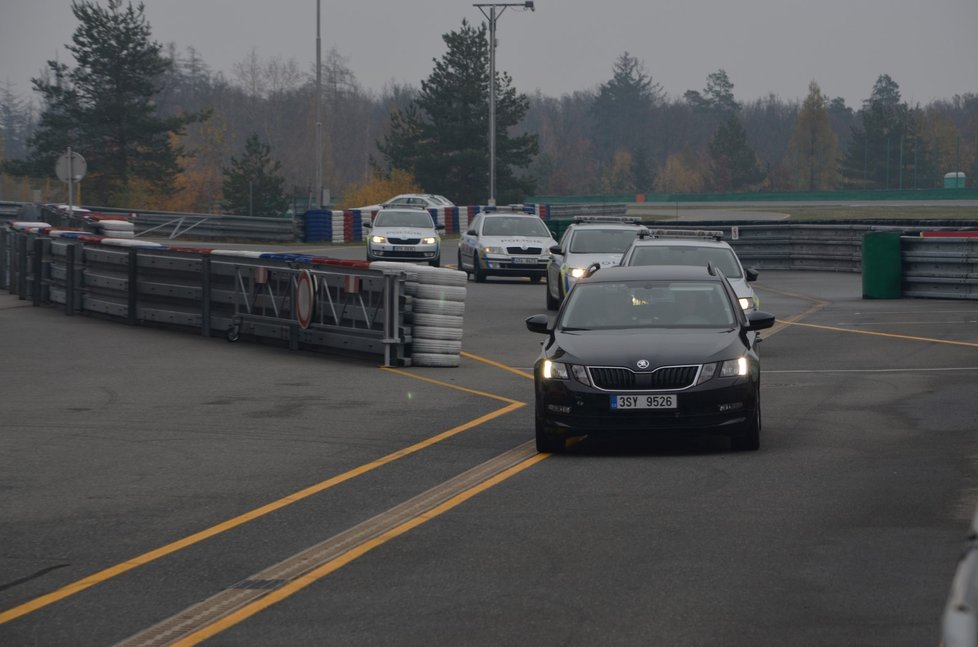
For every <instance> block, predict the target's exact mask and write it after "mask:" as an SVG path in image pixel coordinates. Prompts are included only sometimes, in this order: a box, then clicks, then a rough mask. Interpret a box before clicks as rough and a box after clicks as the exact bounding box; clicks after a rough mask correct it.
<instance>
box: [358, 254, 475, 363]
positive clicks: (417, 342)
mask: <svg viewBox="0 0 978 647" xmlns="http://www.w3.org/2000/svg"><path fill="white" fill-rule="evenodd" d="M370 267H371V269H387V270H392V271H393V270H396V269H401V270H402V271H403V272H404V273H405V275H406V280H405V283H404V293H405V295H406V296H405V303H406V307H405V310H406V313H405V324H406V326H408V334H409V336H410V339H411V341H410V343H409V346H410V356H411V364H412V365H414V366H438V367H455V366H458V365H459V364H460V362H461V352H462V325H463V322H464V317H463V315H464V313H465V295H466V290H467V288H466V285H467V283H468V277H467V276H466V274H465V272H459V271H457V270H450V269H446V268H440V267H430V266H427V265H413V264H409V263H394V262H390V261H375V262H373V263H371V264H370Z"/></svg>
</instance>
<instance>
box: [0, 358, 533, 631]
mask: <svg viewBox="0 0 978 647" xmlns="http://www.w3.org/2000/svg"><path fill="white" fill-rule="evenodd" d="M384 370H388V371H390V372H394V373H398V374H401V375H406V376H408V377H413V378H417V379H420V380H423V381H425V382H431V383H434V384H439V385H441V386H446V387H450V388H453V389H457V390H460V391H465V392H467V393H473V394H476V395H482V396H485V397H488V398H492V399H495V400H500V401H503V402H507V403H508V404H507V405H506V406H505V407H503V408H501V409H497V410H495V411H491V412H489V413H487V414H485V415H482V416H479V417H478V418H475V419H473V420H470V421H468V422H465V423H463V424H461V425H458V426H457V427H452V428H451V429H449V430H447V431H443V432H441V433H440V434H437V435H435V436H432V437H430V438H427V439H425V440H423V441H421V442H418V443H415V444H414V445H411V446H409V447H405V448H404V449H400V450H398V451H396V452H392V453H390V454H387V455H386V456H383V457H381V458H378V459H376V460H374V461H371V462H369V463H365V464H364V465H360V466H359V467H356V468H354V469H351V470H349V471H346V472H344V473H342V474H339V475H337V476H334V477H332V478H329V479H326V480H325V481H322V482H320V483H317V484H315V485H311V486H309V487H307V488H304V489H302V490H299V491H297V492H294V493H292V494H289V495H288V496H285V497H282V498H281V499H278V500H277V501H273V502H271V503H268V504H266V505H263V506H261V507H258V508H255V509H254V510H251V511H249V512H246V513H244V514H241V515H238V516H237V517H233V518H231V519H228V520H227V521H224V522H222V523H219V524H217V525H215V526H211V527H210V528H207V529H205V530H202V531H200V532H197V533H194V534H192V535H189V536H187V537H184V538H183V539H178V540H177V541H174V542H171V543H169V544H166V545H164V546H161V547H160V548H157V549H155V550H151V551H149V552H147V553H143V554H142V555H139V556H137V557H133V558H132V559H128V560H126V561H124V562H122V563H120V564H116V565H115V566H111V567H109V568H106V569H104V570H101V571H99V572H97V573H94V574H92V575H89V576H88V577H85V578H82V579H80V580H77V581H75V582H72V583H71V584H67V585H65V586H63V587H61V588H60V589H57V590H56V591H52V592H51V593H47V594H45V595H42V596H40V597H37V598H34V599H33V600H30V601H28V602H25V603H23V604H20V605H18V606H16V607H13V608H11V609H7V610H6V611H2V612H0V625H2V624H5V623H7V622H10V621H11V620H15V619H17V618H20V617H21V616H25V615H27V614H29V613H33V612H34V611H37V610H38V609H42V608H44V607H46V606H48V605H50V604H54V603H55V602H58V601H60V600H64V599H65V598H68V597H71V596H72V595H75V594H76V593H80V592H82V591H84V590H85V589H88V588H91V587H93V586H95V585H97V584H101V583H102V582H105V581H107V580H110V579H112V578H114V577H117V576H119V575H122V574H123V573H126V572H128V571H131V570H133V569H135V568H138V567H140V566H144V565H146V564H149V563H150V562H154V561H156V560H158V559H160V558H162V557H166V556H167V555H172V554H173V553H176V552H178V551H180V550H183V549H184V548H188V547H190V546H193V545H194V544H197V543H200V542H202V541H204V540H207V539H210V538H211V537H215V536H217V535H220V534H222V533H224V532H227V531H229V530H232V529H233V528H237V527H238V526H241V525H244V524H246V523H249V522H251V521H254V520H256V519H258V518H260V517H264V516H265V515H268V514H270V513H272V512H275V511H277V510H281V509H282V508H285V507H287V506H290V505H292V504H293V503H297V502H298V501H302V500H303V499H306V498H308V497H310V496H312V495H314V494H318V493H320V492H323V491H324V490H328V489H329V488H332V487H334V486H336V485H339V484H341V483H344V482H346V481H349V480H351V479H353V478H356V477H358V476H361V475H363V474H366V473H367V472H371V471H373V470H375V469H377V468H379V467H383V466H384V465H387V464H389V463H392V462H394V461H396V460H399V459H401V458H404V457H405V456H409V455H411V454H414V453H416V452H419V451H421V450H422V449H425V448H427V447H430V446H432V445H434V444H436V443H439V442H441V441H443V440H445V439H447V438H451V437H452V436H455V435H457V434H460V433H462V432H463V431H466V430H468V429H472V428H473V427H478V426H479V425H482V424H485V423H486V422H489V421H490V420H493V419H495V418H498V417H500V416H504V415H506V414H507V413H510V412H511V411H515V410H517V409H519V408H521V407H523V406H526V403H525V402H519V401H517V400H511V399H509V398H504V397H501V396H497V395H493V394H490V393H485V392H482V391H476V390H473V389H467V388H465V387H459V386H456V385H454V384H449V383H447V382H439V381H438V380H432V379H429V378H422V377H420V376H418V375H414V374H412V373H408V372H406V371H399V370H395V369H384Z"/></svg>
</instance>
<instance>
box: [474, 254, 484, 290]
mask: <svg viewBox="0 0 978 647" xmlns="http://www.w3.org/2000/svg"><path fill="white" fill-rule="evenodd" d="M472 278H474V279H475V282H476V283H485V282H486V273H485V271H483V269H482V268H481V267H479V254H478V253H474V254H472Z"/></svg>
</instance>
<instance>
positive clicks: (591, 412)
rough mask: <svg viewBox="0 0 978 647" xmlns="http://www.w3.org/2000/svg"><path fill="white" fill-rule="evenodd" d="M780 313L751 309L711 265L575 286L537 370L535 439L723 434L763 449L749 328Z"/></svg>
mask: <svg viewBox="0 0 978 647" xmlns="http://www.w3.org/2000/svg"><path fill="white" fill-rule="evenodd" d="M773 325H774V316H773V315H771V314H768V313H766V312H760V311H757V310H752V311H751V312H745V311H744V309H743V308H741V307H740V305H739V303H738V298H737V294H736V292H734V290H733V288H732V287H731V285H730V282H729V281H728V280H727V279H726V277H725V276H724V275H723V273H722V272H721V271H720V270H719V269H717V268H716V267H715V266H714V265H712V264H710V265H708V266H657V267H650V266H636V267H610V268H603V269H599V270H596V271H594V273H593V274H591V275H589V276H586V277H584V278H582V279H581V280H579V281H578V282H577V283H575V284H574V286H573V288H572V289H571V290H570V292H568V294H567V298H566V299H565V301H564V304H563V306H562V307H561V308H560V310H559V312H558V313H557V315H556V318H555V319H554V320H553V321H551V320H550V317H549V316H548V315H546V314H540V315H534V316H532V317H530V318H528V319H527V320H526V326H527V328H528V329H529V330H530V331H532V332H538V333H544V334H546V335H548V339H547V340H546V341H545V342H544V344H543V348H542V351H541V353H540V357H539V358H538V360H537V361H536V363H535V365H534V370H533V374H534V390H535V422H536V444H537V449H538V450H539V451H541V452H560V451H563V450H564V448H565V441H566V439H567V438H568V437H570V436H583V435H592V434H601V433H608V432H637V433H652V432H659V431H670V432H690V433H693V432H696V433H704V432H705V433H715V434H723V435H726V436H728V437H729V438H730V442H731V446H732V447H733V448H734V449H737V450H755V449H758V447H759V446H760V431H761V391H760V384H761V362H760V357H759V356H758V353H757V341H756V335H754V334H751V333H752V332H753V331H757V330H762V329H765V328H770V327H771V326H773Z"/></svg>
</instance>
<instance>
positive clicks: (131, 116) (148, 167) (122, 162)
mask: <svg viewBox="0 0 978 647" xmlns="http://www.w3.org/2000/svg"><path fill="white" fill-rule="evenodd" d="M143 9H144V6H143V5H142V4H139V5H137V6H133V4H132V3H131V2H129V3H127V4H126V5H125V6H123V3H122V0H108V2H107V7H104V8H103V7H101V6H99V5H98V4H96V3H95V2H93V1H91V0H75V1H74V2H72V5H71V10H72V12H73V13H74V15H75V17H76V18H77V19H78V21H79V25H78V27H77V28H76V29H75V32H74V34H73V36H72V44H71V45H68V46H67V47H68V50H69V51H70V52H71V53H72V55H73V56H74V59H75V61H76V62H77V67H75V68H70V67H69V66H68V65H65V64H63V63H59V62H57V61H48V63H47V65H48V68H47V72H48V73H47V75H45V76H42V77H39V78H35V79H32V82H33V85H34V90H35V91H36V92H38V93H39V94H40V95H41V96H42V98H43V103H44V109H43V112H42V114H41V117H40V123H39V124H38V127H37V130H36V131H35V132H34V134H33V136H32V137H31V140H30V154H29V157H28V160H27V163H26V164H23V165H21V166H20V167H19V169H18V170H20V171H21V172H26V173H30V174H33V175H38V176H51V175H53V173H54V165H55V160H56V159H57V157H58V156H59V155H60V154H61V153H62V152H64V150H65V149H66V148H67V147H69V146H70V147H72V149H73V150H75V151H77V152H79V153H81V154H82V155H83V156H84V157H85V159H86V162H87V165H88V176H87V177H86V178H85V180H84V182H85V195H86V197H87V201H88V202H89V203H91V204H102V205H120V206H127V205H126V203H127V201H128V197H129V192H130V191H131V190H132V189H133V186H134V185H137V184H138V185H141V184H145V183H149V184H150V185H151V186H152V187H153V188H154V189H155V190H156V191H158V192H160V193H165V192H167V191H170V190H172V187H173V181H174V178H175V177H176V175H177V173H178V172H179V171H180V166H179V163H178V158H179V156H180V155H181V154H183V151H181V150H180V149H179V148H178V147H175V146H174V145H173V143H172V141H171V138H170V135H171V133H172V134H181V133H182V130H183V128H184V127H185V126H186V125H187V124H189V123H192V122H193V121H196V120H198V119H201V118H202V115H186V114H185V115H179V116H176V117H170V118H161V117H159V116H158V115H157V107H156V105H155V102H154V99H155V97H156V96H157V95H158V94H159V92H160V90H161V84H162V79H163V77H164V74H165V73H166V72H167V71H168V69H169V68H170V65H171V61H170V60H169V59H168V58H166V57H164V56H163V55H162V53H161V52H162V46H161V45H160V44H159V43H158V42H155V41H152V40H151V39H150V26H149V24H148V22H147V21H146V18H145V16H144V11H143Z"/></svg>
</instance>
